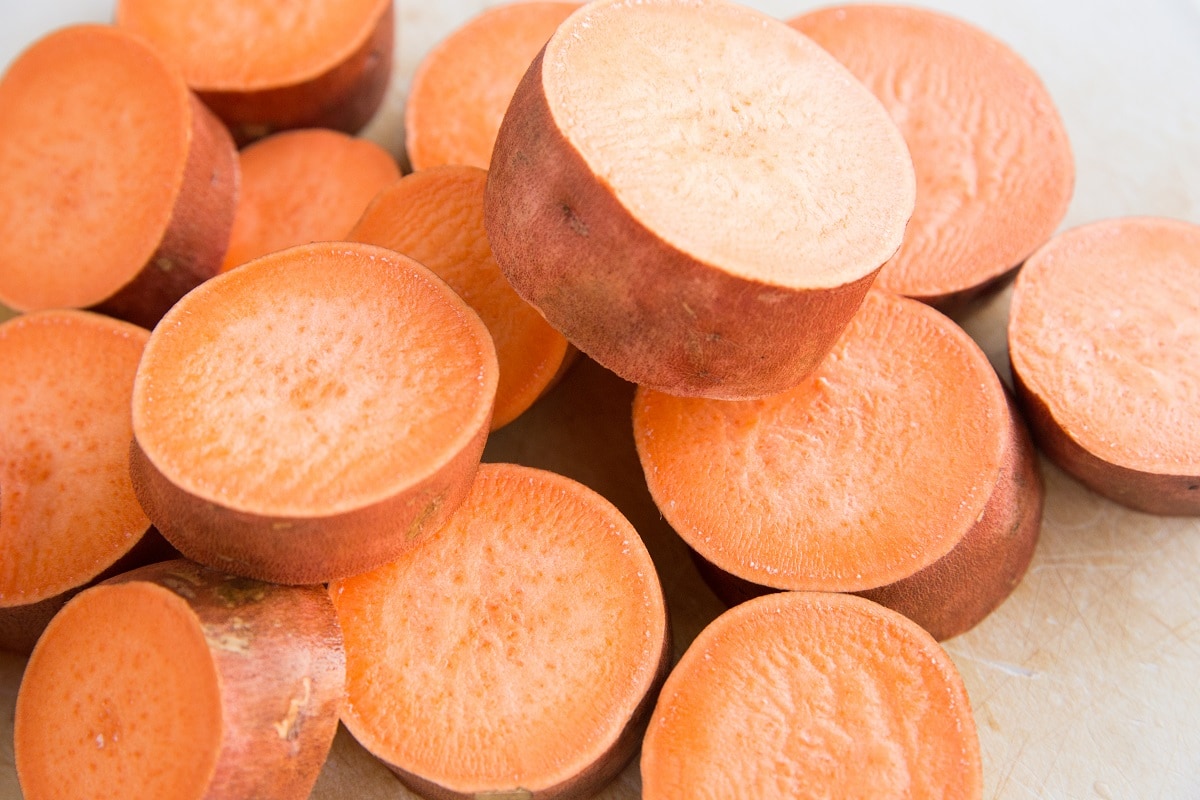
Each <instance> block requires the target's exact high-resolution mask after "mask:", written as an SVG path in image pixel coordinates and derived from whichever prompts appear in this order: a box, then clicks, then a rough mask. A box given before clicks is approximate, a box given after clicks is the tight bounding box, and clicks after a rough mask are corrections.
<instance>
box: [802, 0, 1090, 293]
mask: <svg viewBox="0 0 1200 800" xmlns="http://www.w3.org/2000/svg"><path fill="white" fill-rule="evenodd" d="M789 24H790V25H792V26H793V27H795V28H796V29H797V30H799V31H801V32H802V33H804V34H806V35H807V36H810V37H812V39H813V40H815V41H816V42H817V43H818V44H819V45H821V46H822V47H824V48H825V49H826V50H828V51H829V52H830V53H832V54H833V56H834V57H835V58H837V59H838V60H839V61H841V62H842V63H843V64H845V65H846V66H847V67H849V69H850V71H851V72H853V73H854V74H855V76H857V77H858V79H859V80H861V81H862V82H863V83H865V84H866V85H867V86H868V87H869V88H870V89H871V91H873V92H875V94H876V95H877V96H878V97H879V99H880V100H881V101H882V102H883V104H884V105H885V106H886V107H887V109H888V111H889V112H890V113H891V115H892V117H893V118H894V119H895V120H896V123H897V124H898V125H899V126H900V129H901V130H902V131H903V132H904V139H905V141H906V142H907V143H908V149H909V152H911V153H912V159H913V167H914V168H915V169H916V174H917V203H916V208H915V209H914V211H913V215H912V220H911V221H910V222H909V225H908V230H907V232H906V233H905V236H904V243H903V244H902V245H901V246H900V250H899V252H898V253H896V255H895V257H894V258H893V259H892V260H891V261H889V262H888V264H887V266H885V267H884V268H883V271H882V272H880V274H879V279H878V286H880V287H881V288H884V289H888V290H890V291H893V292H896V293H898V294H903V295H907V296H909V297H915V298H917V299H919V300H923V301H925V302H928V303H932V304H933V305H935V306H938V307H939V308H953V307H955V306H961V305H962V304H963V303H964V302H965V301H967V300H969V299H971V298H972V297H974V296H977V295H980V294H983V293H985V292H987V291H989V290H992V289H995V288H997V287H998V286H999V285H1001V284H1002V283H1003V282H1004V281H1005V280H1006V279H1007V278H1010V277H1011V276H1012V274H1013V271H1014V270H1015V269H1016V268H1017V267H1018V266H1019V265H1020V264H1021V262H1022V261H1024V259H1025V258H1026V257H1027V256H1028V255H1029V254H1030V253H1032V252H1033V251H1034V250H1035V249H1036V248H1037V247H1038V246H1040V245H1041V244H1043V243H1044V242H1045V241H1046V240H1047V239H1049V238H1050V236H1051V234H1053V233H1054V230H1055V228H1057V227H1058V225H1059V223H1061V222H1062V219H1063V216H1064V215H1065V214H1066V213H1067V206H1068V204H1069V203H1070V200H1071V192H1072V190H1073V188H1074V184H1075V165H1074V160H1073V157H1072V154H1071V148H1070V143H1069V142H1068V141H1067V132H1066V127H1065V126H1064V125H1063V121H1062V119H1061V117H1060V116H1059V113H1058V110H1057V109H1056V108H1055V105H1054V101H1053V99H1052V98H1051V96H1050V93H1049V92H1048V91H1047V89H1046V87H1045V86H1044V85H1043V83H1042V81H1041V79H1040V78H1039V77H1038V75H1037V73H1036V72H1034V70H1033V68H1032V67H1030V66H1029V64H1027V63H1026V62H1025V61H1024V60H1023V59H1022V58H1021V57H1020V56H1019V55H1018V54H1017V53H1016V52H1014V51H1013V50H1012V49H1011V48H1010V47H1008V46H1007V45H1005V44H1004V43H1003V42H1000V41H999V40H997V39H996V38H995V37H994V36H992V35H990V34H988V33H985V32H984V31H982V30H980V29H978V28H976V27H974V26H973V25H970V24H968V23H966V22H962V21H960V20H958V19H955V18H953V17H950V16H947V15H946V14H943V13H940V12H937V11H933V10H928V9H921V8H905V7H902V6H889V5H870V4H866V5H843V6H835V7H829V8H822V9H819V10H817V11H812V12H809V13H807V14H804V15H802V16H799V17H796V18H795V19H793V20H791V22H790V23H789Z"/></svg>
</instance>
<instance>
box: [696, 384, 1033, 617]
mask: <svg viewBox="0 0 1200 800" xmlns="http://www.w3.org/2000/svg"><path fill="white" fill-rule="evenodd" d="M1008 409H1009V418H1010V425H1009V431H1010V435H1009V437H1008V442H1007V445H1006V447H1005V449H1004V456H1003V461H1002V464H1001V468H1000V476H999V478H998V479H997V481H996V485H995V487H994V488H993V489H992V494H991V496H990V497H989V498H988V501H987V503H986V504H985V505H984V509H983V513H982V514H981V515H980V517H979V520H978V521H977V522H976V523H975V525H974V526H972V527H971V529H970V530H969V531H968V532H967V533H966V534H965V535H964V536H963V538H962V539H961V540H960V541H959V543H958V544H957V545H955V546H954V548H953V549H952V550H951V551H950V552H949V553H947V554H946V555H944V556H942V557H941V558H940V559H938V560H937V561H935V562H933V563H932V564H930V565H929V566H927V567H925V568H924V569H921V570H919V571H917V572H915V573H913V574H912V575H910V576H909V577H907V578H902V579H901V580H898V581H895V582H894V583H891V584H888V585H887V586H881V587H879V588H877V589H868V590H866V591H861V592H854V594H858V595H860V596H862V597H865V598H867V599H869V600H873V601H875V602H876V603H879V604H880V605H883V606H887V607H888V608H890V609H892V610H893V611H898V612H899V613H901V614H903V615H904V616H906V617H908V618H909V619H911V620H913V621H914V622H916V623H917V624H918V625H920V626H921V627H922V628H924V629H925V630H927V631H929V633H930V634H931V635H932V636H933V637H934V638H935V639H937V640H938V641H945V640H946V639H949V638H951V637H953V636H958V635H959V634H961V633H965V632H966V631H968V630H970V629H971V628H973V627H975V626H976V625H977V624H979V623H980V622H981V621H982V620H983V619H984V618H985V617H986V616H987V615H988V614H990V613H992V611H994V610H995V609H996V608H997V607H999V605H1000V604H1001V603H1003V602H1004V601H1005V600H1006V599H1007V598H1008V596H1009V595H1010V594H1012V592H1013V590H1014V589H1016V588H1017V584H1018V583H1020V582H1021V578H1022V577H1024V575H1025V571H1026V569H1028V567H1029V562H1030V560H1031V559H1032V558H1033V551H1034V549H1035V547H1036V546H1037V541H1038V538H1039V535H1040V533H1041V526H1042V508H1043V506H1044V503H1045V497H1046V492H1045V486H1044V484H1043V482H1042V474H1041V469H1040V467H1039V465H1038V460H1037V452H1036V451H1035V450H1034V447H1033V442H1032V440H1031V439H1030V436H1029V430H1028V429H1027V428H1026V427H1025V424H1024V422H1023V421H1022V419H1021V417H1020V416H1019V415H1018V413H1017V408H1016V405H1015V404H1014V403H1013V401H1012V398H1011V397H1010V398H1009V403H1008ZM692 558H693V560H694V561H695V563H696V567H697V569H698V570H699V572H700V574H701V575H702V576H703V578H704V580H705V582H706V583H708V585H709V586H710V587H711V588H712V590H713V592H714V593H715V594H716V595H717V596H718V597H719V598H721V600H722V601H723V602H724V603H725V604H726V605H729V606H735V605H738V604H740V603H744V602H745V601H747V600H750V599H751V598H754V597H758V596H760V595H764V594H768V593H771V592H775V591H778V590H777V589H773V588H770V587H767V586H762V585H760V584H757V583H754V582H752V581H748V580H746V579H745V578H740V577H738V576H736V575H733V574H731V573H729V572H726V571H725V570H723V569H721V568H720V567H717V566H716V565H714V564H712V563H711V562H709V561H707V560H705V559H704V558H703V557H702V556H700V555H698V554H697V553H695V552H694V551H693V552H692Z"/></svg>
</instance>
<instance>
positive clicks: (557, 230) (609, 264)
mask: <svg viewBox="0 0 1200 800" xmlns="http://www.w3.org/2000/svg"><path fill="white" fill-rule="evenodd" d="M544 53H545V51H544V49H543V51H542V53H539V54H538V56H537V58H536V59H535V60H534V61H533V64H532V65H531V67H530V69H529V71H528V72H527V73H526V74H525V77H524V78H523V79H522V81H521V83H520V85H519V86H518V88H517V91H516V94H515V95H514V97H513V100H512V103H511V105H510V106H509V110H508V112H507V113H506V115H505V118H504V123H503V125H502V126H501V128H500V133H499V136H498V138H497V141H496V147H495V150H494V152H493V156H492V162H491V167H490V169H489V172H488V183H487V193H486V196H485V201H484V213H485V224H486V227H487V233H488V239H489V241H490V242H491V244H492V249H493V251H494V253H495V256H496V261H497V263H498V264H499V265H500V268H501V270H502V271H503V272H504V273H505V276H506V277H507V278H508V280H509V282H510V283H512V285H513V287H514V288H515V289H516V290H517V292H518V294H520V295H521V296H522V297H524V298H525V300H526V301H527V302H529V303H531V304H532V305H533V306H535V307H537V308H538V309H539V310H541V311H542V313H543V314H544V315H545V316H546V318H547V320H549V322H550V324H551V325H553V326H554V327H555V328H557V329H558V330H559V331H561V332H562V333H563V334H564V335H565V336H566V337H567V339H569V340H570V341H571V343H572V344H574V345H575V346H576V347H578V348H579V349H580V350H581V351H583V352H584V353H586V354H587V355H589V356H590V357H592V358H593V359H595V360H596V361H598V362H600V363H601V364H602V365H604V366H605V367H607V368H609V369H611V370H612V371H613V372H616V373H617V374H618V375H620V376H621V377H622V378H625V379H626V380H629V381H632V382H634V383H639V384H642V385H646V386H649V387H651V388H655V389H659V390H661V391H664V392H667V393H669V394H675V395H683V396H705V397H715V398H721V399H743V398H750V397H760V396H763V395H767V394H772V393H775V392H779V391H783V390H784V389H786V388H789V387H791V386H794V385H795V384H797V383H799V382H800V381H801V380H802V379H803V378H804V377H805V376H806V375H807V374H808V373H809V372H811V371H812V370H813V369H814V368H815V367H816V365H817V364H818V363H819V362H820V360H821V358H823V357H824V355H825V354H826V353H827V352H828V351H829V349H830V348H831V347H832V346H833V344H834V342H835V341H836V340H837V338H838V336H839V335H840V334H841V332H842V330H843V329H844V328H845V326H846V324H847V323H848V322H849V320H850V318H851V316H853V314H854V312H855V311H856V310H857V309H858V307H859V305H860V304H861V303H862V301H863V298H864V296H865V295H866V292H867V290H868V289H869V288H870V286H871V283H872V282H873V281H874V279H875V275H876V274H877V273H878V271H879V269H878V268H877V269H876V270H874V271H873V272H870V273H869V274H867V275H866V276H864V277H862V278H859V279H858V280H855V281H853V282H850V283H847V284H843V285H841V286H838V287H835V288H830V289H817V290H812V291H802V290H793V289H785V288H783V287H778V286H770V285H766V284H763V283H756V282H751V281H748V280H746V279H743V278H734V277H733V276H731V275H729V274H728V273H726V272H724V271H723V270H721V269H720V268H718V267H715V266H713V265H710V264H706V263H704V262H702V261H699V260H697V259H696V258H694V257H692V256H689V255H687V254H686V253H683V252H681V251H680V250H678V249H677V248H675V247H673V246H671V245H669V244H668V243H667V242H665V241H663V240H662V239H661V238H659V237H658V236H657V235H655V234H654V233H653V232H651V231H650V230H648V229H647V228H645V227H644V226H643V225H642V224H641V223H640V222H639V221H638V220H637V219H636V218H634V217H633V215H632V214H630V212H629V211H628V210H627V209H625V208H624V207H623V206H622V205H621V204H620V203H619V202H618V201H617V199H616V197H615V196H614V195H613V194H612V192H611V191H609V189H608V188H607V186H606V185H605V184H604V183H603V182H602V181H600V180H597V179H596V177H595V176H594V175H593V174H592V172H591V170H590V169H589V168H588V166H587V164H586V163H585V161H584V159H583V157H582V156H581V155H580V154H579V152H578V151H577V150H576V149H575V148H574V146H573V145H572V144H571V143H570V142H569V141H568V140H567V139H566V137H565V136H564V135H563V133H562V132H561V131H560V130H559V129H558V128H557V126H556V124H555V122H554V119H553V115H552V113H551V111H550V107H549V105H548V102H547V98H546V95H545V91H544V87H543V85H542V80H541V72H542V60H543V56H544ZM881 266H882V265H881ZM747 320H754V325H753V326H748V325H747V324H746V321H747ZM801 321H802V322H801Z"/></svg>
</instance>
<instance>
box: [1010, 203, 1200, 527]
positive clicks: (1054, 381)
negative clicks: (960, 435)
mask: <svg viewBox="0 0 1200 800" xmlns="http://www.w3.org/2000/svg"><path fill="white" fill-rule="evenodd" d="M1008 346H1009V356H1010V358H1011V360H1012V371H1013V379H1014V382H1015V384H1016V387H1017V395H1018V398H1019V399H1020V400H1021V403H1022V406H1023V408H1024V410H1025V412H1026V415H1027V416H1028V418H1029V424H1030V427H1031V428H1032V429H1033V434H1034V439H1035V441H1036V442H1037V444H1038V446H1039V447H1040V448H1041V449H1042V450H1043V451H1044V452H1045V453H1046V455H1047V456H1048V457H1049V458H1050V459H1051V460H1052V461H1054V462H1055V463H1056V464H1058V466H1060V467H1062V468H1063V469H1064V470H1065V471H1066V472H1068V473H1069V474H1071V475H1073V476H1074V477H1075V478H1077V479H1078V480H1080V481H1082V482H1083V483H1084V484H1085V485H1086V486H1088V487H1089V488H1091V489H1093V490H1094V491H1096V492H1098V493H1100V494H1102V495H1104V496H1106V497H1108V498H1110V499H1112V500H1115V501H1116V502H1118V503H1123V504H1124V505H1127V506H1130V507H1131V508H1135V509H1138V510H1140V511H1146V512H1149V513H1152V514H1178V515H1200V357H1198V354H1200V226H1197V225H1195V224H1192V223H1188V222H1183V221H1180V220H1171V219H1157V218H1150V217H1134V218H1121V219H1110V220H1103V221H1100V222H1095V223H1091V224H1089V225H1084V226H1081V227H1078V228H1075V229H1073V230H1070V231H1067V232H1066V233H1063V234H1060V235H1059V236H1058V237H1056V238H1055V239H1053V240H1051V241H1050V242H1049V243H1047V244H1046V245H1045V246H1044V247H1042V248H1041V249H1040V250H1038V252H1037V253H1036V254H1034V255H1033V256H1031V257H1030V259H1029V261H1028V262H1026V264H1025V267H1024V268H1022V270H1021V272H1020V274H1019V275H1018V276H1017V282H1016V286H1015V288H1014V291H1013V298H1012V305H1011V307H1010V309H1009V323H1008Z"/></svg>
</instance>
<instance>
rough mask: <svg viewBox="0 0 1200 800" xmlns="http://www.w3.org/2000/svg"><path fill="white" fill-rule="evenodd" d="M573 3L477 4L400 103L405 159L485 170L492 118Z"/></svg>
mask: <svg viewBox="0 0 1200 800" xmlns="http://www.w3.org/2000/svg"><path fill="white" fill-rule="evenodd" d="M579 5H580V4H578V3H536V2H516V3H508V4H506V5H501V6H497V7H495V8H489V9H486V10H484V11H483V12H482V13H480V14H479V15H478V16H476V17H474V18H472V19H471V20H469V21H467V23H466V24H465V25H463V26H462V27H460V28H458V29H456V30H455V31H454V32H453V33H451V34H450V35H449V36H447V37H446V38H445V39H443V40H442V41H441V42H440V43H439V44H438V45H437V46H436V47H434V48H433V49H431V50H430V51H429V52H428V53H427V54H426V55H425V58H424V59H422V60H421V63H420V65H419V66H418V67H417V71H416V72H415V73H413V79H412V86H411V87H410V89H409V92H408V100H407V102H406V104H405V107H404V146H405V149H406V151H407V153H408V162H409V164H411V165H412V168H413V169H414V170H417V171H420V170H424V169H429V168H430V167H437V166H441V165H444V164H463V165H466V166H472V167H480V168H481V169H487V166H488V164H489V163H491V160H492V146H493V145H494V144H495V143H496V134H497V132H499V130H500V121H501V120H502V119H504V112H505V111H506V110H507V109H508V104H509V102H510V101H511V100H512V96H513V92H514V91H516V88H517V84H518V83H520V82H521V77H522V76H523V75H524V74H525V70H527V69H529V64H530V62H531V61H533V59H534V57H536V56H537V54H538V51H539V50H541V49H542V47H543V46H544V45H545V44H546V41H547V40H548V39H549V38H550V35H551V34H552V33H554V31H555V30H556V29H557V28H558V26H559V25H560V24H561V23H562V21H563V20H565V19H566V18H567V17H568V16H570V15H571V12H573V11H574V10H575V9H577V8H579Z"/></svg>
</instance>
